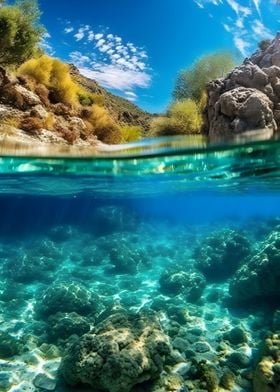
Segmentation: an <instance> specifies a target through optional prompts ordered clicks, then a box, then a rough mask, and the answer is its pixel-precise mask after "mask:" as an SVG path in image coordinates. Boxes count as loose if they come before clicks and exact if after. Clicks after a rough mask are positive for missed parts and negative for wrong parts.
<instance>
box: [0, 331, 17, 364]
mask: <svg viewBox="0 0 280 392" xmlns="http://www.w3.org/2000/svg"><path fill="white" fill-rule="evenodd" d="M22 348H23V344H22V341H21V340H20V339H18V338H16V337H15V336H12V335H10V334H9V333H8V332H4V331H1V332H0V359H8V358H11V357H13V356H14V355H18V354H19V353H20V352H21V350H22Z"/></svg>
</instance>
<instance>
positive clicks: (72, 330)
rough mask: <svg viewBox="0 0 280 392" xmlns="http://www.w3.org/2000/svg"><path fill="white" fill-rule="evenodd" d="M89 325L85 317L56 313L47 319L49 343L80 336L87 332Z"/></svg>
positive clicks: (75, 314) (73, 313)
mask: <svg viewBox="0 0 280 392" xmlns="http://www.w3.org/2000/svg"><path fill="white" fill-rule="evenodd" d="M89 330H90V323H89V322H88V321H87V319H86V318H85V317H82V316H80V315H79V314H77V313H75V312H72V313H61V312H59V313H56V314H55V315H53V316H50V317H49V318H48V328H47V334H48V338H49V340H50V341H52V342H55V341H57V340H58V339H67V338H69V337H70V336H71V335H77V336H82V335H84V334H85V333H87V332H89Z"/></svg>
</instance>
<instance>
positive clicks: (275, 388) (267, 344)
mask: <svg viewBox="0 0 280 392" xmlns="http://www.w3.org/2000/svg"><path fill="white" fill-rule="evenodd" d="M253 384H254V392H279V391H280V339H279V336H278V335H272V336H271V337H269V338H267V339H265V341H264V343H263V345H262V347H261V348H260V352H259V361H258V364H257V366H256V369H255V372H254V377H253Z"/></svg>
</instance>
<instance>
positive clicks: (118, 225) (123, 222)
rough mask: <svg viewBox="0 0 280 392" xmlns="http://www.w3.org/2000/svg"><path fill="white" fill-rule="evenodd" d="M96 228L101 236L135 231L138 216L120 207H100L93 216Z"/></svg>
mask: <svg viewBox="0 0 280 392" xmlns="http://www.w3.org/2000/svg"><path fill="white" fill-rule="evenodd" d="M93 219H94V226H95V228H96V229H97V231H98V234H99V235H104V234H109V233H113V232H115V231H118V232H119V231H130V230H132V231H135V228H136V227H137V223H138V222H137V219H136V216H135V215H134V214H133V213H132V212H131V211H129V210H127V209H126V208H123V207H118V206H110V205H109V206H102V207H98V208H97V209H96V210H95V211H94V214H93Z"/></svg>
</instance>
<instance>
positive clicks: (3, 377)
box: [0, 372, 13, 391]
mask: <svg viewBox="0 0 280 392" xmlns="http://www.w3.org/2000/svg"><path fill="white" fill-rule="evenodd" d="M12 383H13V382H12V379H11V376H10V373H7V372H0V391H6V389H8V388H9V387H10V386H11V385H12Z"/></svg>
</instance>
